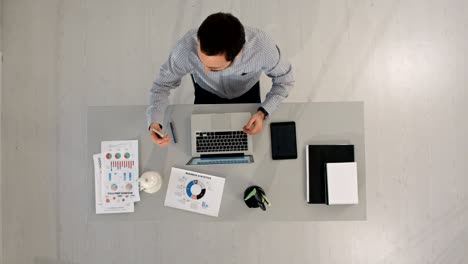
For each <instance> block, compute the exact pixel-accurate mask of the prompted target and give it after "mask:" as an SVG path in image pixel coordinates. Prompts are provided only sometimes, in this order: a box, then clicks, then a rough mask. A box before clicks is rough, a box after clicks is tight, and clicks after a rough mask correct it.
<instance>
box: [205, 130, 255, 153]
mask: <svg viewBox="0 0 468 264" xmlns="http://www.w3.org/2000/svg"><path fill="white" fill-rule="evenodd" d="M196 140H197V145H196V146H197V152H231V151H247V146H248V144H247V134H246V133H244V131H223V132H196Z"/></svg>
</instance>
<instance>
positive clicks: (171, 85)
mask: <svg viewBox="0 0 468 264" xmlns="http://www.w3.org/2000/svg"><path fill="white" fill-rule="evenodd" d="M190 33H191V32H188V33H187V34H186V35H185V36H184V37H183V38H182V39H181V40H180V41H179V42H178V43H177V44H176V46H175V48H174V49H173V50H172V51H171V53H170V54H169V58H168V59H167V61H166V62H165V63H164V64H163V65H162V66H161V68H160V70H159V74H158V76H157V77H156V79H155V80H154V82H153V86H152V87H151V89H150V96H149V106H148V108H147V109H146V121H147V125H148V127H149V126H150V125H151V123H153V122H156V123H159V124H161V125H162V124H163V122H164V114H165V112H166V109H167V106H168V105H169V94H170V91H171V90H172V89H175V88H177V87H178V86H179V85H180V83H181V80H182V77H183V76H184V75H186V74H187V73H189V72H190V69H189V63H188V54H189V52H190V48H191V47H190V45H189V43H188V41H189V38H190Z"/></svg>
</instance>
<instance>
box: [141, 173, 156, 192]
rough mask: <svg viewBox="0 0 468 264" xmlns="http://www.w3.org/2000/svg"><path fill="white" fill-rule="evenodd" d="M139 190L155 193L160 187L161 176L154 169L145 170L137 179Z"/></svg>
mask: <svg viewBox="0 0 468 264" xmlns="http://www.w3.org/2000/svg"><path fill="white" fill-rule="evenodd" d="M138 182H139V183H140V190H141V191H144V192H146V193H155V192H157V191H159V189H161V185H162V177H161V175H160V174H159V173H157V172H155V171H147V172H145V173H143V174H142V175H141V177H140V179H138Z"/></svg>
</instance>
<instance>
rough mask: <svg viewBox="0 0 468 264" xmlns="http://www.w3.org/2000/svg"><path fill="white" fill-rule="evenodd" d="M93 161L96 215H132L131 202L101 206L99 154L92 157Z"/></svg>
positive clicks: (132, 205) (132, 206) (132, 207)
mask: <svg viewBox="0 0 468 264" xmlns="http://www.w3.org/2000/svg"><path fill="white" fill-rule="evenodd" d="M93 161H94V188H95V198H96V214H115V213H132V212H134V210H135V209H134V204H133V202H128V203H123V204H120V205H118V206H115V207H104V206H103V204H102V195H101V175H102V166H101V164H102V163H101V153H99V154H95V155H93Z"/></svg>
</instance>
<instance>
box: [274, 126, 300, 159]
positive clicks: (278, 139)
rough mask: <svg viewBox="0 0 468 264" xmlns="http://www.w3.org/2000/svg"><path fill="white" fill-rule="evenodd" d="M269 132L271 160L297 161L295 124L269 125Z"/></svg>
mask: <svg viewBox="0 0 468 264" xmlns="http://www.w3.org/2000/svg"><path fill="white" fill-rule="evenodd" d="M270 132H271V157H272V159H274V160H282V159H297V144H296V123H295V122H276V123H271V124H270Z"/></svg>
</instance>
